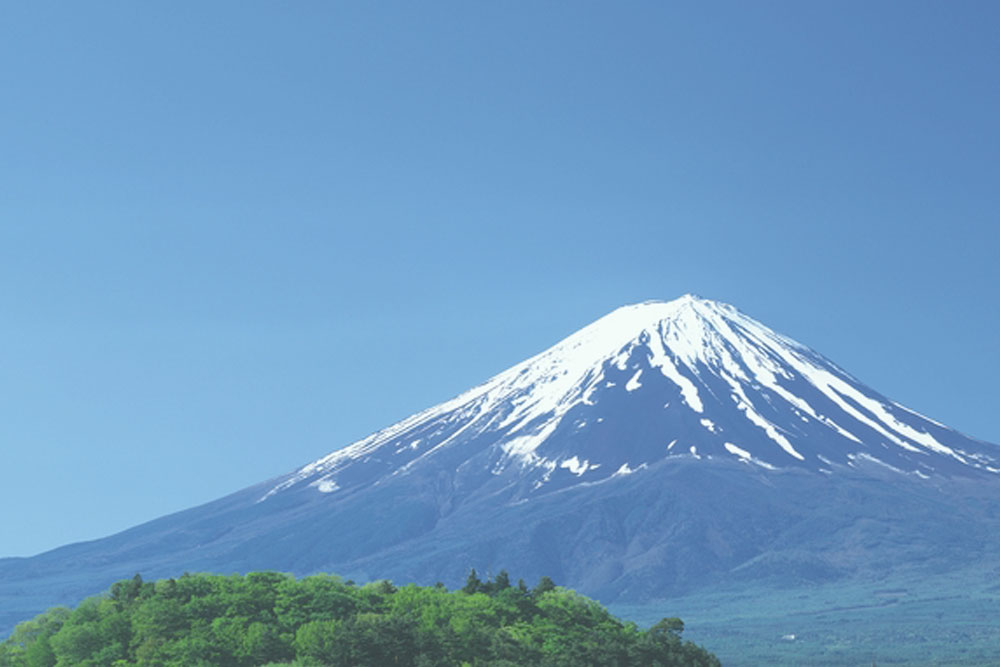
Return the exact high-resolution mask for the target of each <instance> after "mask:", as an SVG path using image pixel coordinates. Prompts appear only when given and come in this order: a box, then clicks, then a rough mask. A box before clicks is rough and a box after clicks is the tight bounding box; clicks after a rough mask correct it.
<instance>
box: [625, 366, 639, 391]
mask: <svg viewBox="0 0 1000 667" xmlns="http://www.w3.org/2000/svg"><path fill="white" fill-rule="evenodd" d="M640 375H642V369H641V368H640V369H639V370H637V371H636V372H635V375H633V376H632V379H631V380H629V381H628V382H627V383H625V391H635V390H636V389H638V388H639V387H641V386H642V383H641V382H639V376H640Z"/></svg>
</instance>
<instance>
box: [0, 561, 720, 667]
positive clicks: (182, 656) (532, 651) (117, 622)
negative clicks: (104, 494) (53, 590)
mask: <svg viewBox="0 0 1000 667" xmlns="http://www.w3.org/2000/svg"><path fill="white" fill-rule="evenodd" d="M683 629H684V624H683V622H682V621H681V620H680V619H678V618H665V619H662V620H660V621H659V622H657V623H655V624H654V625H653V626H652V627H650V628H648V629H641V628H639V627H638V626H637V625H635V624H634V623H630V622H622V621H620V620H619V619H617V618H615V617H614V616H612V615H611V614H610V613H609V612H608V611H607V610H606V609H605V608H604V607H603V606H601V605H600V604H599V603H597V602H595V601H593V600H590V599H588V598H586V597H584V596H582V595H579V594H578V593H576V592H574V591H572V590H568V589H565V588H561V587H558V586H556V585H555V584H554V582H552V580H551V579H549V578H547V577H543V578H542V579H541V580H540V581H539V582H538V584H537V585H536V586H534V587H533V588H529V587H528V586H527V585H526V584H525V583H524V581H523V580H521V581H519V582H518V583H517V584H512V583H511V581H510V578H509V576H508V574H507V573H506V572H504V571H501V572H500V573H499V574H497V575H496V576H495V577H492V578H486V580H480V578H479V576H478V575H477V574H476V572H475V570H473V571H471V572H470V573H469V576H468V579H467V581H466V584H465V586H464V587H462V588H461V589H459V590H448V589H447V588H445V586H444V585H442V584H437V585H435V586H416V585H412V584H411V585H406V586H401V587H396V586H395V585H393V584H392V583H391V582H389V581H377V582H372V583H367V584H364V585H356V584H355V583H354V582H352V581H349V580H346V581H345V580H343V579H341V578H340V577H337V576H334V575H314V576H309V577H304V578H302V579H296V578H295V577H293V576H291V575H288V574H282V573H278V572H253V573H250V574H246V575H230V576H222V575H210V574H185V575H184V576H181V577H178V578H176V579H164V580H160V581H156V582H147V581H143V580H142V577H141V576H140V575H138V574H137V575H136V576H135V577H133V578H132V579H130V580H124V581H119V582H117V583H115V584H113V585H112V586H111V588H110V589H109V590H108V591H107V592H106V593H104V594H102V595H99V596H95V597H91V598H87V599H86V600H84V601H83V602H81V603H80V604H79V605H78V606H77V607H76V608H75V609H69V608H66V607H56V608H52V609H49V610H48V611H46V612H44V613H42V614H40V615H38V616H37V617H35V618H34V619H32V620H29V621H25V622H23V623H21V624H20V625H18V626H17V627H16V628H15V630H14V632H13V633H12V634H11V636H10V637H9V638H8V639H6V640H5V641H4V642H2V643H0V667H22V666H24V667H63V666H68V665H74V666H77V665H84V666H93V667H108V666H109V665H110V666H112V667H119V666H121V665H149V666H163V667H167V666H170V667H173V666H177V667H181V666H183V667H196V666H206V667H207V666H226V667H228V666H233V667H244V666H246V667H259V666H263V665H269V666H271V667H277V666H278V665H287V666H302V667H305V666H307V665H308V666H313V665H332V666H335V665H351V666H358V667H360V666H371V667H382V666H386V665H394V666H400V667H424V666H431V665H435V666H437V665H455V666H465V665H469V666H477V667H478V666H482V667H486V666H490V667H501V666H513V665H537V666H539V667H543V666H544V667H549V666H551V667H557V666H559V667H562V666H565V667H570V666H574V667H576V666H581V665H594V666H597V665H602V666H603V665H609V666H611V665H614V666H623V667H624V666H626V665H643V666H650V667H659V666H662V667H667V666H670V667H675V666H676V667H680V666H682V665H683V666H693V667H701V666H705V667H711V666H716V665H719V661H718V660H717V659H716V658H715V657H714V656H713V655H712V654H710V653H709V652H707V651H706V650H705V649H703V648H701V647H699V646H696V645H695V644H693V643H691V642H689V641H685V640H683V639H682V638H681V633H682V632H683Z"/></svg>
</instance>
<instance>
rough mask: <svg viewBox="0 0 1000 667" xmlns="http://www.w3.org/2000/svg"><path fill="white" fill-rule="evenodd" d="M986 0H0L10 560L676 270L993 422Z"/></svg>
mask: <svg viewBox="0 0 1000 667" xmlns="http://www.w3.org/2000/svg"><path fill="white" fill-rule="evenodd" d="M997 7H998V6H997V5H996V4H995V3H989V2H979V3H977V2H963V3H948V2H935V3H925V2H909V1H908V2H838V3H799V2H787V3H782V2H761V3H745V2H734V3H685V4H671V3H661V2H614V3H591V2H573V3H570V2H505V3H470V2H433V3H411V2H379V3H360V2H358V3H326V2H315V3H309V2H299V3H265V2H230V3H225V2H216V3H193V2H192V3H165V2H164V3H132V2H117V3H115V2H95V3H47V2H32V3H19V4H17V5H15V4H14V3H5V4H4V5H3V6H2V7H0V95H2V103H0V155H2V159H0V312H2V314H3V326H2V327H0V405H2V406H3V407H2V419H0V447H2V452H3V468H2V469H3V476H4V483H3V484H2V485H0V507H3V508H5V509H6V511H5V512H4V515H5V530H4V531H3V533H2V534H0V555H28V554H31V553H35V552H38V551H41V550H44V549H48V548H52V547H55V546H58V545H60V544H63V543H66V542H70V541H77V540H82V539H91V538H96V537H100V536H103V535H106V534H109V533H111V532H114V531H117V530H120V529H124V528H127V527H129V526H131V525H134V524H136V523H139V522H141V521H144V520H147V519H151V518H154V517H156V516H159V515H162V514H165V513H168V512H172V511H177V510H180V509H183V508H186V507H190V506H192V505H195V504H198V503H201V502H204V501H208V500H211V499H214V498H216V497H219V496H221V495H224V494H226V493H229V492H231V491H235V490H237V489H239V488H242V487H244V486H247V485H250V484H252V483H255V482H258V481H261V480H263V479H266V478H269V477H273V476H277V475H279V474H281V473H284V472H286V471H288V470H290V469H293V468H295V467H296V466H298V465H300V464H302V463H305V462H307V461H309V460H312V459H314V458H316V457H318V456H320V455H322V454H325V453H327V452H329V451H331V450H333V449H336V448H339V447H340V446H343V445H346V444H349V443H350V442H351V441H353V440H354V439H357V438H359V437H362V436H364V435H366V434H368V433H369V432H371V431H373V430H376V429H378V428H380V427H382V426H386V425H388V424H389V423H391V422H393V421H395V420H397V419H399V418H402V417H404V416H406V415H407V414H409V413H411V412H414V411H417V410H419V409H422V408H424V407H427V406H429V405H432V404H434V403H437V402H439V401H441V400H444V399H446V398H449V397H451V396H452V395H454V394H456V393H459V392H460V391H462V390H464V389H466V388H468V387H470V386H472V385H473V384H476V383H478V382H480V381H482V380H484V379H486V378H487V377H489V376H491V375H493V374H494V373H496V372H498V371H500V370H502V369H504V368H506V367H508V366H510V365H512V364H514V363H516V362H518V361H520V360H522V359H523V358H525V357H527V356H530V355H531V354H534V353H536V352H539V351H541V350H542V349H544V348H545V347H547V346H548V345H550V344H552V343H554V342H556V341H557V340H559V339H560V338H562V337H563V336H565V335H567V334H569V333H571V332H573V331H574V330H576V329H577V328H579V327H581V326H583V325H584V324H586V323H588V322H590V321H592V320H594V319H596V318H598V317H600V316H601V315H603V314H605V313H606V312H608V311H610V310H612V309H614V308H615V307H617V306H619V305H622V304H624V303H631V302H636V301H641V300H645V299H650V298H659V299H670V298H674V297H676V296H679V295H681V294H683V293H685V292H696V293H699V294H702V295H704V296H707V297H710V298H715V299H719V300H722V301H726V302H729V303H733V304H734V305H737V306H738V307H740V308H741V309H742V310H744V311H745V312H747V313H748V314H750V315H752V316H754V317H756V318H757V319H759V320H761V321H763V322H764V323H765V324H768V325H769V326H771V327H772V328H775V329H777V330H778V331H781V332H783V333H785V334H787V335H790V336H792V337H794V338H796V339H798V340H800V341H801V342H804V343H806V344H808V345H810V346H812V347H814V348H815V349H817V350H819V351H820V352H822V353H824V354H825V355H827V356H828V357H830V358H832V359H833V360H834V361H836V362H837V363H838V364H840V365H841V366H843V367H845V368H847V369H848V370H849V371H850V372H852V373H853V374H855V375H856V376H858V377H859V378H860V379H862V380H863V381H865V382H867V383H868V384H869V385H871V386H872V387H874V388H875V389H877V390H879V391H881V392H883V393H885V394H887V395H888V396H890V397H891V398H893V399H895V400H898V401H900V402H902V403H904V404H906V405H908V406H909V407H911V408H914V409H916V410H918V411H921V412H923V413H925V414H927V415H929V416H931V417H934V418H935V419H938V420H941V421H943V422H945V423H947V424H949V425H951V426H953V427H955V428H958V429H959V430H961V431H964V432H966V433H969V434H970V435H973V436H976V437H979V438H982V439H986V440H990V441H993V442H1000V421H998V418H997V409H996V406H997V404H998V403H1000V389H998V387H997V378H998V377H1000V354H998V352H997V345H996V340H997V336H996V332H997V331H998V329H1000V308H998V298H997V286H998V285H1000V268H998V259H997V258H998V249H1000V220H998V210H1000V178H998V177H1000V160H998V156H1000V121H998V119H1000V68H998V66H997V63H1000V10H998V8H997Z"/></svg>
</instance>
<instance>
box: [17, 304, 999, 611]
mask: <svg viewBox="0 0 1000 667" xmlns="http://www.w3.org/2000/svg"><path fill="white" fill-rule="evenodd" d="M998 474H1000V452H998V448H997V447H996V446H995V445H991V444H988V443H983V442H979V441H976V440H974V439H971V438H968V437H966V436H964V435H962V434H960V433H957V432H955V431H953V430H951V429H948V428H947V427H945V426H943V425H941V424H938V423H936V422H934V421H932V420H929V419H927V418H925V417H922V416H921V415H918V414H916V413H914V412H912V411H909V410H907V409H906V408H904V407H902V406H900V405H898V404H896V403H893V402H892V401H890V400H888V399H887V398H885V397H884V396H882V395H880V394H878V393H877V392H875V391H873V390H871V389H869V388H867V387H865V386H864V385H863V384H862V383H860V382H859V381H858V380H857V379H855V378H853V377H852V376H851V375H849V374H848V373H846V372H845V371H844V370H842V369H840V368H839V367H837V366H836V365H835V364H833V363H832V362H830V361H828V360H826V359H825V358H824V357H822V356H821V355H819V354H817V353H815V352H813V351H811V350H810V349H808V348H806V347H805V346H803V345H801V344H799V343H796V342H795V341H792V340H790V339H788V338H786V337H783V336H781V335H780V334H777V333H775V332H774V331H772V330H770V329H768V328H767V327H765V326H764V325H762V324H760V323H759V322H756V321H755V320H753V319H752V318H750V317H748V316H746V315H744V314H742V313H740V312H739V311H738V310H736V309H735V308H733V307H731V306H728V305H725V304H721V303H717V302H713V301H709V300H706V299H701V298H698V297H694V296H690V295H689V296H685V297H682V298H680V299H677V300H675V301H670V302H647V303H643V304H638V305H634V306H626V307H623V308H620V309H618V310H616V311H614V312H612V313H610V314H609V315H607V316H605V317H603V318H601V319H600V320H598V321H596V322H594V323H593V324H591V325H589V326H587V327H585V328H583V329H581V330H580V331H578V332H577V333H575V334H573V335H572V336H570V337H568V338H566V339H565V340H563V341H561V342H560V343H558V344H556V345H555V346H553V347H551V348H550V349H548V350H546V351H544V352H542V353H541V354H539V355H537V356H535V357H532V358H531V359H528V360H527V361H525V362H523V363H521V364H518V365H516V366H514V367H513V368H511V369H508V370H507V371H504V372H502V373H500V374H499V375H497V376H495V377H494V378H492V379H490V380H488V381H487V382H485V383H484V384H482V385H480V386H478V387H475V388H473V389H471V390H469V391H467V392H465V393H464V394H462V395H460V396H458V397H455V398H454V399H452V400H450V401H447V402H445V403H442V404H440V405H438V406H435V407H432V408H430V409H428V410H425V411H423V412H421V413H419V414H416V415H413V416H412V417H409V418H407V419H405V420H403V421H401V422H399V423H397V424H395V425H392V426H390V427H388V428H386V429H384V430H382V431H379V432H377V433H375V434H373V435H371V436H369V437H367V438H365V439H363V440H361V441H359V442H357V443H354V444H352V445H350V446H348V447H345V448H343V449H339V450H336V451H334V452H333V453H331V454H329V455H328V456H325V457H323V458H321V459H319V460H317V461H315V462H312V463H310V464H308V465H306V466H303V467H302V468H300V469H299V470H296V471H294V472H292V473H289V474H287V475H285V476H283V477H279V478H276V479H274V480H270V481H268V482H264V483H262V484H259V485H256V486H254V487H251V488H249V489H245V490H243V491H240V492H238V493H236V494H233V495H232V496H229V497H226V498H223V499H221V500H219V501H215V502H213V503H209V504H207V505H204V506H201V507H197V508H194V509H191V510H188V511H186V512H182V513H179V514H176V515H172V516H169V517H164V518H162V519H158V520H156V521H152V522H150V523H148V524H144V525H142V526H138V527H136V528H134V529H131V530H129V531H125V532H124V533H120V534H118V535H114V536H111V537H109V538H105V539H103V540H97V541H94V542H90V543H84V544H78V545H70V546H68V547H63V548H61V549H57V550H55V551H52V552H49V553H46V554H41V555H39V556H36V557H34V558H30V559H6V560H2V561H0V612H6V613H8V614H9V615H8V617H7V618H8V620H10V619H15V618H25V617H27V616H29V615H30V614H29V613H27V612H32V613H33V612H36V611H38V610H39V609H40V608H42V607H44V606H47V605H49V604H52V603H53V602H72V601H75V600H76V599H78V598H79V597H82V596H83V595H86V594H90V593H93V592H95V591H94V590H93V588H92V587H93V586H94V585H101V583H102V582H107V583H110V582H111V581H114V580H116V579H120V578H122V577H123V576H131V574H133V573H134V572H136V571H140V572H142V573H143V576H147V577H157V576H169V575H172V574H177V573H180V572H183V571H185V570H192V571H194V570H209V571H221V572H229V571H234V570H242V571H246V570H250V569H257V568H268V569H280V570H286V571H291V572H294V573H297V574H307V573H310V572H315V571H319V570H328V571H336V572H340V573H343V574H345V575H347V576H353V577H355V578H358V579H371V578H378V577H391V578H394V579H395V580H397V581H411V580H412V581H418V582H423V583H433V582H434V581H436V580H442V581H445V582H447V583H449V584H457V583H459V582H460V581H461V579H462V578H463V577H464V574H465V573H466V572H467V571H468V568H469V567H476V568H477V569H478V570H480V571H483V572H486V571H489V570H490V569H491V568H492V569H494V570H498V569H500V568H506V569H508V570H509V571H511V572H512V573H515V575H516V576H521V575H523V576H525V577H526V578H532V577H537V576H540V575H542V574H545V575H549V576H553V577H555V578H557V579H558V580H559V581H560V582H565V584H566V585H568V586H571V587H575V588H578V589H580V590H581V591H582V592H584V593H587V594H590V595H594V596H596V597H598V598H599V599H601V600H602V601H604V602H612V601H617V602H622V601H636V600H646V599H655V598H657V597H665V596H669V595H676V594H678V593H681V592H686V591H691V590H696V589H697V588H698V587H699V586H705V585H709V584H716V583H718V582H721V581H731V582H737V583H738V582H741V581H751V580H752V581H762V580H766V581H775V582H778V583H781V584H783V585H788V584H794V583H799V582H808V581H820V580H824V581H825V580H830V579H837V578H844V577H863V576H879V575H880V574H882V573H885V572H887V571H896V570H900V569H906V568H917V569H920V568H923V569H926V570H928V571H941V570H942V569H947V568H955V567H959V566H961V565H962V564H963V563H970V562H981V561H982V560H983V559H987V558H992V557H994V556H992V554H993V553H996V546H998V544H997V542H998V539H997V538H996V537H994V535H996V534H998V532H1000V531H997V530H996V528H997V527H998V525H997V518H996V517H997V516H1000V512H998V509H1000V495H998V493H997V490H998V488H1000V479H998V477H997V476H998ZM84 582H86V583H84ZM88 586H89V587H90V588H87V587H88ZM26 591H30V593H31V595H34V597H30V596H28V597H25V593H26Z"/></svg>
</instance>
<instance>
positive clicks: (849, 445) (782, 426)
mask: <svg viewBox="0 0 1000 667" xmlns="http://www.w3.org/2000/svg"><path fill="white" fill-rule="evenodd" d="M667 443H670V446H669V447H668V446H667ZM675 445H676V447H675ZM994 450H995V448H993V447H992V446H985V447H984V446H983V443H977V442H976V441H973V440H970V439H968V438H965V437H964V436H961V435H960V434H957V433H955V432H954V431H951V430H949V429H947V428H945V427H943V426H941V425H940V424H937V423H936V422H932V421H930V420H927V419H926V418H923V417H922V416H920V415H918V414H916V413H914V412H912V411H909V410H907V409H905V408H902V407H901V406H899V405H897V404H895V403H893V402H892V401H889V400H888V399H886V398H884V397H883V396H881V395H879V394H877V393H876V392H874V391H872V390H870V389H868V388H867V387H865V386H864V385H862V384H861V383H860V382H859V381H858V380H856V379H855V378H853V377H852V376H850V375H849V374H847V373H846V372H844V371H843V370H841V369H840V368H839V367H837V366H836V365H834V364H833V363H831V362H830V361H828V360H826V359H825V358H824V357H822V356H821V355H819V354H817V353H816V352H813V351H812V350H810V349H809V348H807V347H805V346H804V345H801V344H800V343H797V342H795V341H793V340H791V339H789V338H787V337H785V336H782V335H781V334H778V333H776V332H775V331H773V330H771V329H769V328H768V327H766V326H764V325H763V324H761V323H760V322H757V321H756V320H754V319H753V318H751V317H749V316H747V315H745V314H743V313H742V312H740V311H739V310H737V309H736V308H734V307H733V306H730V305H728V304H725V303H720V302H718V301H712V300H710V299H705V298H702V297H698V296H695V295H693V294H686V295H684V296H682V297H680V298H678V299H674V300H672V301H645V302H642V303H638V304H634V305H628V306H623V307H621V308H618V309H616V310H614V311H612V312H611V313H609V314H607V315H605V316H604V317H602V318H600V319H598V320H597V321H595V322H593V323H592V324H589V325H587V326H585V327H583V328H582V329H580V330H579V331H577V332H576V333H574V334H572V335H570V336H569V337H567V338H565V339H564V340H562V341H560V342H559V343H557V344H555V345H553V346H552V347H550V348H549V349H547V350H545V351H543V352H541V353H540V354H538V355H536V356H534V357H531V358H530V359H527V360H526V361H524V362H522V363H520V364H517V365H515V366H513V367H512V368H510V369H508V370H506V371H503V372H502V373H500V374H498V375H496V376H494V377H493V378H491V379H490V380H488V381H486V382H485V383H483V384H482V385H479V386H477V387H475V388H473V389H471V390H469V391H467V392H465V393H463V394H461V395H460V396H457V397H455V398H453V399H451V400H450V401H446V402H445V403H442V404H440V405H438V406H435V407H432V408H430V409H428V410H425V411H424V412H421V413H418V414H416V415H413V416H412V417H409V418H407V419H405V420H403V421H402V422H399V423H398V424H395V425H393V426H390V427H389V428H387V429H384V430H382V431H379V432H378V433H375V434H373V435H371V436H369V437H368V438H365V439H364V440H361V441H360V442H357V443H355V444H353V445H351V446H349V447H346V448H344V449H340V450H337V451H335V452H333V453H331V454H330V455H329V456H326V457H324V458H322V459H320V460H318V461H315V462H314V463H311V464H309V465H307V466H305V467H303V468H302V469H301V470H299V471H298V472H297V473H294V474H293V475H291V476H290V477H289V478H288V479H286V480H285V481H284V482H282V483H281V484H279V485H278V486H277V487H275V488H274V489H272V491H271V492H270V493H269V494H268V495H271V494H273V493H276V492H278V491H280V490H282V489H285V488H289V487H291V486H295V485H296V484H298V483H299V482H302V481H305V480H310V485H311V486H312V487H314V488H316V489H318V490H320V491H329V492H333V491H338V492H339V490H341V489H344V488H347V486H348V484H349V483H348V479H347V478H349V477H354V476H357V473H358V472H359V471H358V470H353V468H357V467H359V466H361V467H364V466H367V467H368V468H371V470H369V473H368V474H364V475H361V476H360V477H361V478H363V479H365V480H369V481H371V480H375V481H377V480H379V479H384V478H391V477H395V476H399V475H407V474H410V473H412V472H413V471H414V470H416V469H419V468H420V467H421V466H425V465H433V462H434V461H435V460H437V459H442V460H444V459H445V458H446V459H448V460H449V461H450V463H449V465H451V464H452V463H455V461H458V463H456V465H459V468H458V469H459V470H462V466H464V465H468V466H471V469H476V468H477V467H478V468H483V469H488V470H489V471H490V473H491V474H492V475H494V476H505V475H511V474H515V473H516V474H518V475H525V474H526V475H528V476H529V477H532V478H533V479H534V483H533V487H532V488H533V489H539V488H543V487H545V488H549V487H552V488H555V487H558V486H559V484H558V483H556V482H557V481H558V480H559V479H563V480H564V481H565V482H566V483H570V482H572V483H587V482H591V481H596V480H599V479H606V478H609V477H611V476H613V474H614V471H615V470H622V469H628V470H630V471H637V470H640V469H643V468H642V466H644V465H648V464H653V463H657V462H658V461H664V460H670V459H672V458H675V457H681V458H689V459H690V458H695V459H697V460H699V461H702V460H704V461H706V462H708V461H713V460H723V461H726V460H728V461H732V462H737V463H745V464H753V465H755V467H757V468H759V469H766V470H777V469H780V468H783V467H789V466H795V467H805V468H807V469H813V470H821V471H824V472H829V471H830V470H831V469H832V468H836V467H838V466H839V467H842V468H845V469H846V468H848V467H851V468H857V467H858V466H859V465H861V463H859V462H877V463H879V464H882V465H881V467H883V468H888V469H892V470H898V471H900V472H901V474H913V475H917V476H926V475H928V474H929V473H933V472H955V471H956V470H962V469H969V470H977V471H985V472H989V473H1000V462H998V458H1000V457H998V456H996V452H995V451H994ZM473 460H475V461H477V463H475V464H474V465H473V464H472V463H471V461H473ZM373 462H374V463H373ZM581 462H583V463H581ZM372 466H374V468H372ZM622 466H624V468H623V467H622ZM349 468H350V469H352V470H351V471H349V470H348V469H349ZM376 469H377V470H376ZM348 473H350V474H348ZM570 477H571V478H572V479H570Z"/></svg>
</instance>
